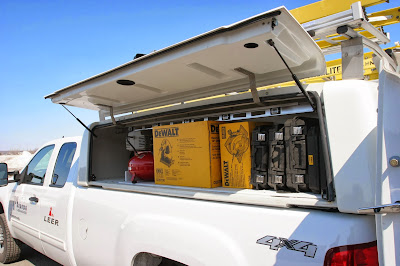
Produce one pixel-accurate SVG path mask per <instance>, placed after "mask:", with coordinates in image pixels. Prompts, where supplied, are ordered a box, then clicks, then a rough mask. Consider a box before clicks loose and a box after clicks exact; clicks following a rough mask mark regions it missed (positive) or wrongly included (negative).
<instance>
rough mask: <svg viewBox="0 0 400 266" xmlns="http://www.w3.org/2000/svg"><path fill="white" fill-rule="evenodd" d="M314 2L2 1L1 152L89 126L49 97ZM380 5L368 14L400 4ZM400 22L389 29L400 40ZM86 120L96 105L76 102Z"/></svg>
mask: <svg viewBox="0 0 400 266" xmlns="http://www.w3.org/2000/svg"><path fill="white" fill-rule="evenodd" d="M312 2H315V1H308V0H307V1H286V0H283V1H265V0H264V1H223V0H221V1H175V0H173V1H151V0H150V1H119V0H114V1H102V0H97V1H91V0H86V1H79V0H69V1H60V0H46V1H45V0H35V1H32V0H2V1H0V36H1V37H0V38H1V39H0V40H1V41H0V48H1V49H0V60H1V63H0V80H1V85H0V100H1V103H0V119H1V121H2V130H1V133H0V151H1V150H9V149H14V150H15V149H34V148H38V147H40V146H41V145H42V144H44V143H45V142H47V141H49V140H52V139H54V138H60V137H62V136H66V137H67V136H76V135H81V134H82V133H83V127H82V126H81V125H80V124H78V123H77V122H76V120H75V119H74V118H73V117H72V116H71V115H70V114H68V113H67V112H66V111H65V110H64V109H63V108H62V107H61V106H59V105H56V104H53V103H51V101H50V100H45V99H44V96H45V95H48V94H50V93H52V92H54V91H56V90H58V89H61V88H64V87H66V86H68V85H71V84H73V83H76V82H78V81H80V80H83V79H86V78H88V77H91V76H93V75H96V74H98V73H100V72H104V71H106V70H108V69H111V68H114V67H116V66H118V65H121V64H123V63H126V62H128V61H130V60H132V58H133V56H134V55H135V54H136V53H149V52H151V51H153V50H158V49H161V48H163V47H166V46H169V45H171V44H174V43H177V42H179V41H182V40H184V39H187V38H190V37H192V36H195V35H198V34H201V33H203V32H206V31H209V30H212V29H214V28H217V27H220V26H223V25H228V24H231V23H233V22H236V21H239V20H242V19H245V18H247V17H250V16H253V15H255V14H258V13H261V12H264V11H267V10H269V9H272V8H275V7H277V6H280V5H285V6H286V7H287V8H288V9H289V10H290V9H294V8H296V7H299V6H301V5H306V4H309V3H312ZM399 5H400V3H399V1H392V2H391V3H390V4H381V5H378V6H374V7H371V8H368V9H367V12H374V11H377V10H384V9H389V8H392V7H396V6H399ZM399 28H400V27H399V25H395V26H390V27H387V28H386V30H387V31H389V32H391V38H392V42H391V43H390V44H389V45H388V46H393V45H394V41H399V40H400V31H399ZM70 110H71V111H72V112H73V113H74V114H75V115H76V116H78V117H79V118H80V119H81V120H82V121H83V122H84V123H86V124H90V123H91V122H94V121H96V120H98V114H97V112H95V111H89V110H80V109H78V108H70Z"/></svg>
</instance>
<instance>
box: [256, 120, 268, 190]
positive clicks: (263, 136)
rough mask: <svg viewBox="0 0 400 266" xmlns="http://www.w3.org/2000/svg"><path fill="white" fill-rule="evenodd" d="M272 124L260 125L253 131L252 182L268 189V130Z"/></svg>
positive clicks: (258, 187) (259, 187)
mask: <svg viewBox="0 0 400 266" xmlns="http://www.w3.org/2000/svg"><path fill="white" fill-rule="evenodd" d="M270 128H271V127H270V126H258V127H256V128H255V129H254V130H253V132H252V139H251V158H253V159H252V162H251V164H252V165H251V184H252V185H253V186H254V188H255V189H267V188H269V186H268V156H269V147H268V146H269V142H268V130H269V129H270Z"/></svg>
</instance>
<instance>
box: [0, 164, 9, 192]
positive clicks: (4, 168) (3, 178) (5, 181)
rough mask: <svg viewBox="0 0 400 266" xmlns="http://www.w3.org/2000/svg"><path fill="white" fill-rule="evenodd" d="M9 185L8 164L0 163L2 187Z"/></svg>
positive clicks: (0, 182) (0, 184)
mask: <svg viewBox="0 0 400 266" xmlns="http://www.w3.org/2000/svg"><path fill="white" fill-rule="evenodd" d="M7 184H8V167H7V164H6V163H0V187H3V186H7Z"/></svg>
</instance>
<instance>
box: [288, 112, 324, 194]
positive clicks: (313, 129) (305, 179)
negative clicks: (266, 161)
mask: <svg viewBox="0 0 400 266" xmlns="http://www.w3.org/2000/svg"><path fill="white" fill-rule="evenodd" d="M319 135H320V132H319V124H318V120H317V119H312V118H299V117H294V118H293V119H289V120H287V121H286V122H285V146H286V186H287V187H288V188H289V189H290V190H293V191H297V192H302V191H303V192H306V191H312V192H314V193H321V187H322V188H323V189H324V188H325V187H326V178H325V174H324V173H325V172H324V171H322V170H323V167H321V163H322V162H323V158H322V152H321V150H320V140H319Z"/></svg>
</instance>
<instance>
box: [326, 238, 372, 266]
mask: <svg viewBox="0 0 400 266" xmlns="http://www.w3.org/2000/svg"><path fill="white" fill-rule="evenodd" d="M339 265H340V266H353V265H354V266H355V265H357V266H372V265H374V266H376V265H379V262H378V249H377V246H376V241H373V242H369V243H363V244H357V245H349V246H341V247H334V248H331V249H330V250H328V252H326V255H325V262H324V266H339Z"/></svg>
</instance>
